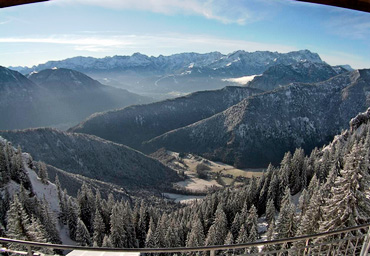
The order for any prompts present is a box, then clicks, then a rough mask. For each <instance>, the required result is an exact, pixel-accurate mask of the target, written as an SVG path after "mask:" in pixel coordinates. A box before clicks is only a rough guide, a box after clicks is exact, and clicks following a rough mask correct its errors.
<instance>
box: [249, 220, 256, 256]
mask: <svg viewBox="0 0 370 256" xmlns="http://www.w3.org/2000/svg"><path fill="white" fill-rule="evenodd" d="M257 239H258V233H257V226H255V225H254V224H253V226H252V228H251V231H250V233H249V236H248V242H249V243H252V242H256V241H257ZM257 252H258V248H257V247H254V246H253V247H251V248H250V249H249V253H251V254H253V253H257Z"/></svg>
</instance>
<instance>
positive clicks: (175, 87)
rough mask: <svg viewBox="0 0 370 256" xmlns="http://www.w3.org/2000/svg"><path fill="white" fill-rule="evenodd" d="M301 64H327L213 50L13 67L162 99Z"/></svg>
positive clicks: (294, 56)
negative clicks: (65, 71) (59, 72)
mask: <svg viewBox="0 0 370 256" xmlns="http://www.w3.org/2000/svg"><path fill="white" fill-rule="evenodd" d="M303 61H308V62H312V63H323V61H322V60H321V58H320V56H319V55H318V54H317V53H312V52H310V51H309V50H301V51H295V52H289V53H278V52H269V51H257V52H246V51H242V50H239V51H235V52H233V53H230V54H226V55H225V54H221V53H219V52H211V53H205V54H200V53H180V54H174V55H170V56H162V55H160V56H158V57H153V56H151V57H149V56H146V55H143V54H140V53H135V54H133V55H132V56H113V57H105V58H100V59H99V58H92V57H74V58H70V59H65V60H61V61H49V62H47V63H45V64H40V65H37V66H33V67H31V68H28V67H10V68H11V69H14V70H17V71H19V72H21V73H23V74H29V73H31V72H34V71H40V70H43V69H52V68H54V67H57V68H69V69H74V70H77V71H80V72H83V73H85V74H87V75H89V76H91V77H92V78H94V79H97V80H98V81H100V82H101V83H103V84H108V85H112V86H115V87H119V88H124V89H127V90H129V91H132V92H135V93H139V94H143V95H147V96H152V97H156V98H157V99H163V98H169V97H174V96H179V95H183V94H185V93H191V92H195V91H201V90H210V89H221V88H223V87H225V86H227V85H232V83H230V82H229V81H228V80H225V78H238V77H243V76H250V75H259V74H262V73H263V72H264V71H266V70H267V69H268V68H270V67H272V66H275V65H278V64H281V65H291V64H297V63H300V62H303Z"/></svg>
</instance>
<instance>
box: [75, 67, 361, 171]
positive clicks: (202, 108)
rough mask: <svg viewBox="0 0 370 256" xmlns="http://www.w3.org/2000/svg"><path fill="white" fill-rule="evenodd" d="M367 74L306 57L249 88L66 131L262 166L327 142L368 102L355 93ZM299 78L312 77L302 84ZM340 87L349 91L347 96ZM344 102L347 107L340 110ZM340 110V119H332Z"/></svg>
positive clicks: (102, 116) (128, 111) (114, 115)
mask: <svg viewBox="0 0 370 256" xmlns="http://www.w3.org/2000/svg"><path fill="white" fill-rule="evenodd" d="M366 72H367V71H366V70H365V71H352V73H350V72H348V71H347V70H345V69H344V68H342V67H331V66H330V65H328V64H325V63H312V62H307V61H304V62H300V63H297V64H294V65H276V66H274V67H271V68H269V69H268V70H266V71H265V72H264V73H263V74H262V75H261V76H256V77H255V78H254V79H253V80H252V81H251V82H249V83H248V84H247V86H243V87H236V86H233V87H226V88H224V89H221V90H215V91H205V92H197V93H193V94H190V95H188V96H186V97H179V98H176V99H172V100H166V101H161V102H156V103H152V104H147V105H140V106H132V107H128V108H124V109H121V110H115V111H108V112H103V113H98V114H95V115H92V116H91V117H89V118H88V119H86V120H85V121H83V122H82V123H80V124H79V125H77V126H75V127H73V128H71V129H70V130H69V131H71V132H81V133H87V134H93V135H96V136H99V137H102V138H105V139H107V140H111V141H115V142H117V143H122V144H125V145H129V146H130V147H134V148H136V149H138V150H141V151H143V152H145V153H151V152H153V151H155V150H157V149H159V148H161V147H165V148H167V149H169V150H173V151H176V152H193V153H197V154H202V155H204V156H206V157H210V158H212V159H216V160H221V161H224V162H227V163H231V164H234V165H237V166H238V167H245V166H248V167H261V166H265V165H267V164H268V163H269V162H273V163H277V162H279V161H280V160H281V157H282V154H284V153H285V152H286V151H289V150H294V149H295V148H296V147H300V146H301V147H303V148H305V149H306V150H311V149H312V148H313V147H315V146H319V145H322V144H323V143H326V142H327V141H328V140H330V139H331V136H333V135H334V134H336V133H337V132H338V131H340V129H342V128H345V127H346V125H347V121H346V120H348V119H349V118H350V116H353V115H355V114H356V113H358V112H360V111H363V109H364V108H366V106H367V103H366V99H365V98H366V97H365V94H366V89H364V90H363V91H360V92H356V93H358V94H359V96H361V98H357V99H356V98H355V97H353V96H352V95H353V89H354V88H355V87H356V86H355V84H358V83H359V81H363V82H361V83H360V85H362V84H363V83H365V85H366V86H367V78H363V77H366ZM356 74H358V75H356ZM360 74H361V75H360ZM331 77H333V78H332V79H329V78H331ZM353 77H354V78H353ZM352 78H353V79H354V80H353V81H352V80H351V79H352ZM328 79H329V80H328ZM357 79H359V81H357ZM302 81H305V82H312V83H311V84H307V83H297V82H302ZM325 81H326V82H325ZM344 81H345V82H344ZM325 84H326V85H325ZM341 90H343V93H344V92H346V94H348V93H349V94H350V95H351V97H349V96H347V97H346V98H344V97H342V92H341ZM264 91H266V92H264ZM343 95H344V94H343ZM355 99H356V100H355ZM330 102H332V103H330ZM352 103H353V106H354V107H352V106H351V104H352ZM343 104H344V105H348V106H350V107H349V108H348V109H346V108H345V107H344V106H342V107H341V108H339V107H337V110H336V109H335V106H336V105H338V106H341V105H343ZM330 106H332V107H330ZM342 108H343V109H342ZM338 111H339V112H340V115H338V117H339V120H334V119H333V118H331V114H332V115H333V116H336V114H337V112H338ZM316 112H317V113H320V114H319V115H317V117H316V116H315V115H316V114H315V113H316ZM329 120H330V121H329ZM333 120H334V121H333ZM311 126H312V127H311ZM259 140H261V141H262V142H261V143H260V144H259V143H257V141H259ZM145 141H147V142H145ZM248 145H249V146H248ZM265 147H266V148H270V149H271V150H268V149H266V148H265ZM265 150H266V152H265ZM270 151H271V152H270ZM236 152H239V153H236ZM246 157H247V158H248V160H247V159H246Z"/></svg>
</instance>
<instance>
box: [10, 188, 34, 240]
mask: <svg viewBox="0 0 370 256" xmlns="http://www.w3.org/2000/svg"><path fill="white" fill-rule="evenodd" d="M29 225H30V220H29V218H28V216H27V213H26V210H25V209H24V207H23V205H22V204H21V202H20V201H19V199H18V196H17V195H14V197H13V200H12V202H11V203H10V207H9V210H8V212H7V226H6V228H7V236H8V237H9V238H13V239H18V240H28V236H27V227H28V226H29Z"/></svg>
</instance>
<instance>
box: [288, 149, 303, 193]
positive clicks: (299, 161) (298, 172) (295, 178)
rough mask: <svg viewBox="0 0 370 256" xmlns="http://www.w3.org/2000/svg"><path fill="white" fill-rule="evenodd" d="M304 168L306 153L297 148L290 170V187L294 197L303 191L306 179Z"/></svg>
mask: <svg viewBox="0 0 370 256" xmlns="http://www.w3.org/2000/svg"><path fill="white" fill-rule="evenodd" d="M303 167H304V151H303V149H301V148H297V149H296V150H295V152H294V155H293V157H292V160H291V163H290V168H291V175H290V186H291V189H292V193H293V195H294V194H296V193H298V192H299V191H301V189H302V187H303V184H304V181H303V180H305V179H306V177H305V176H303Z"/></svg>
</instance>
